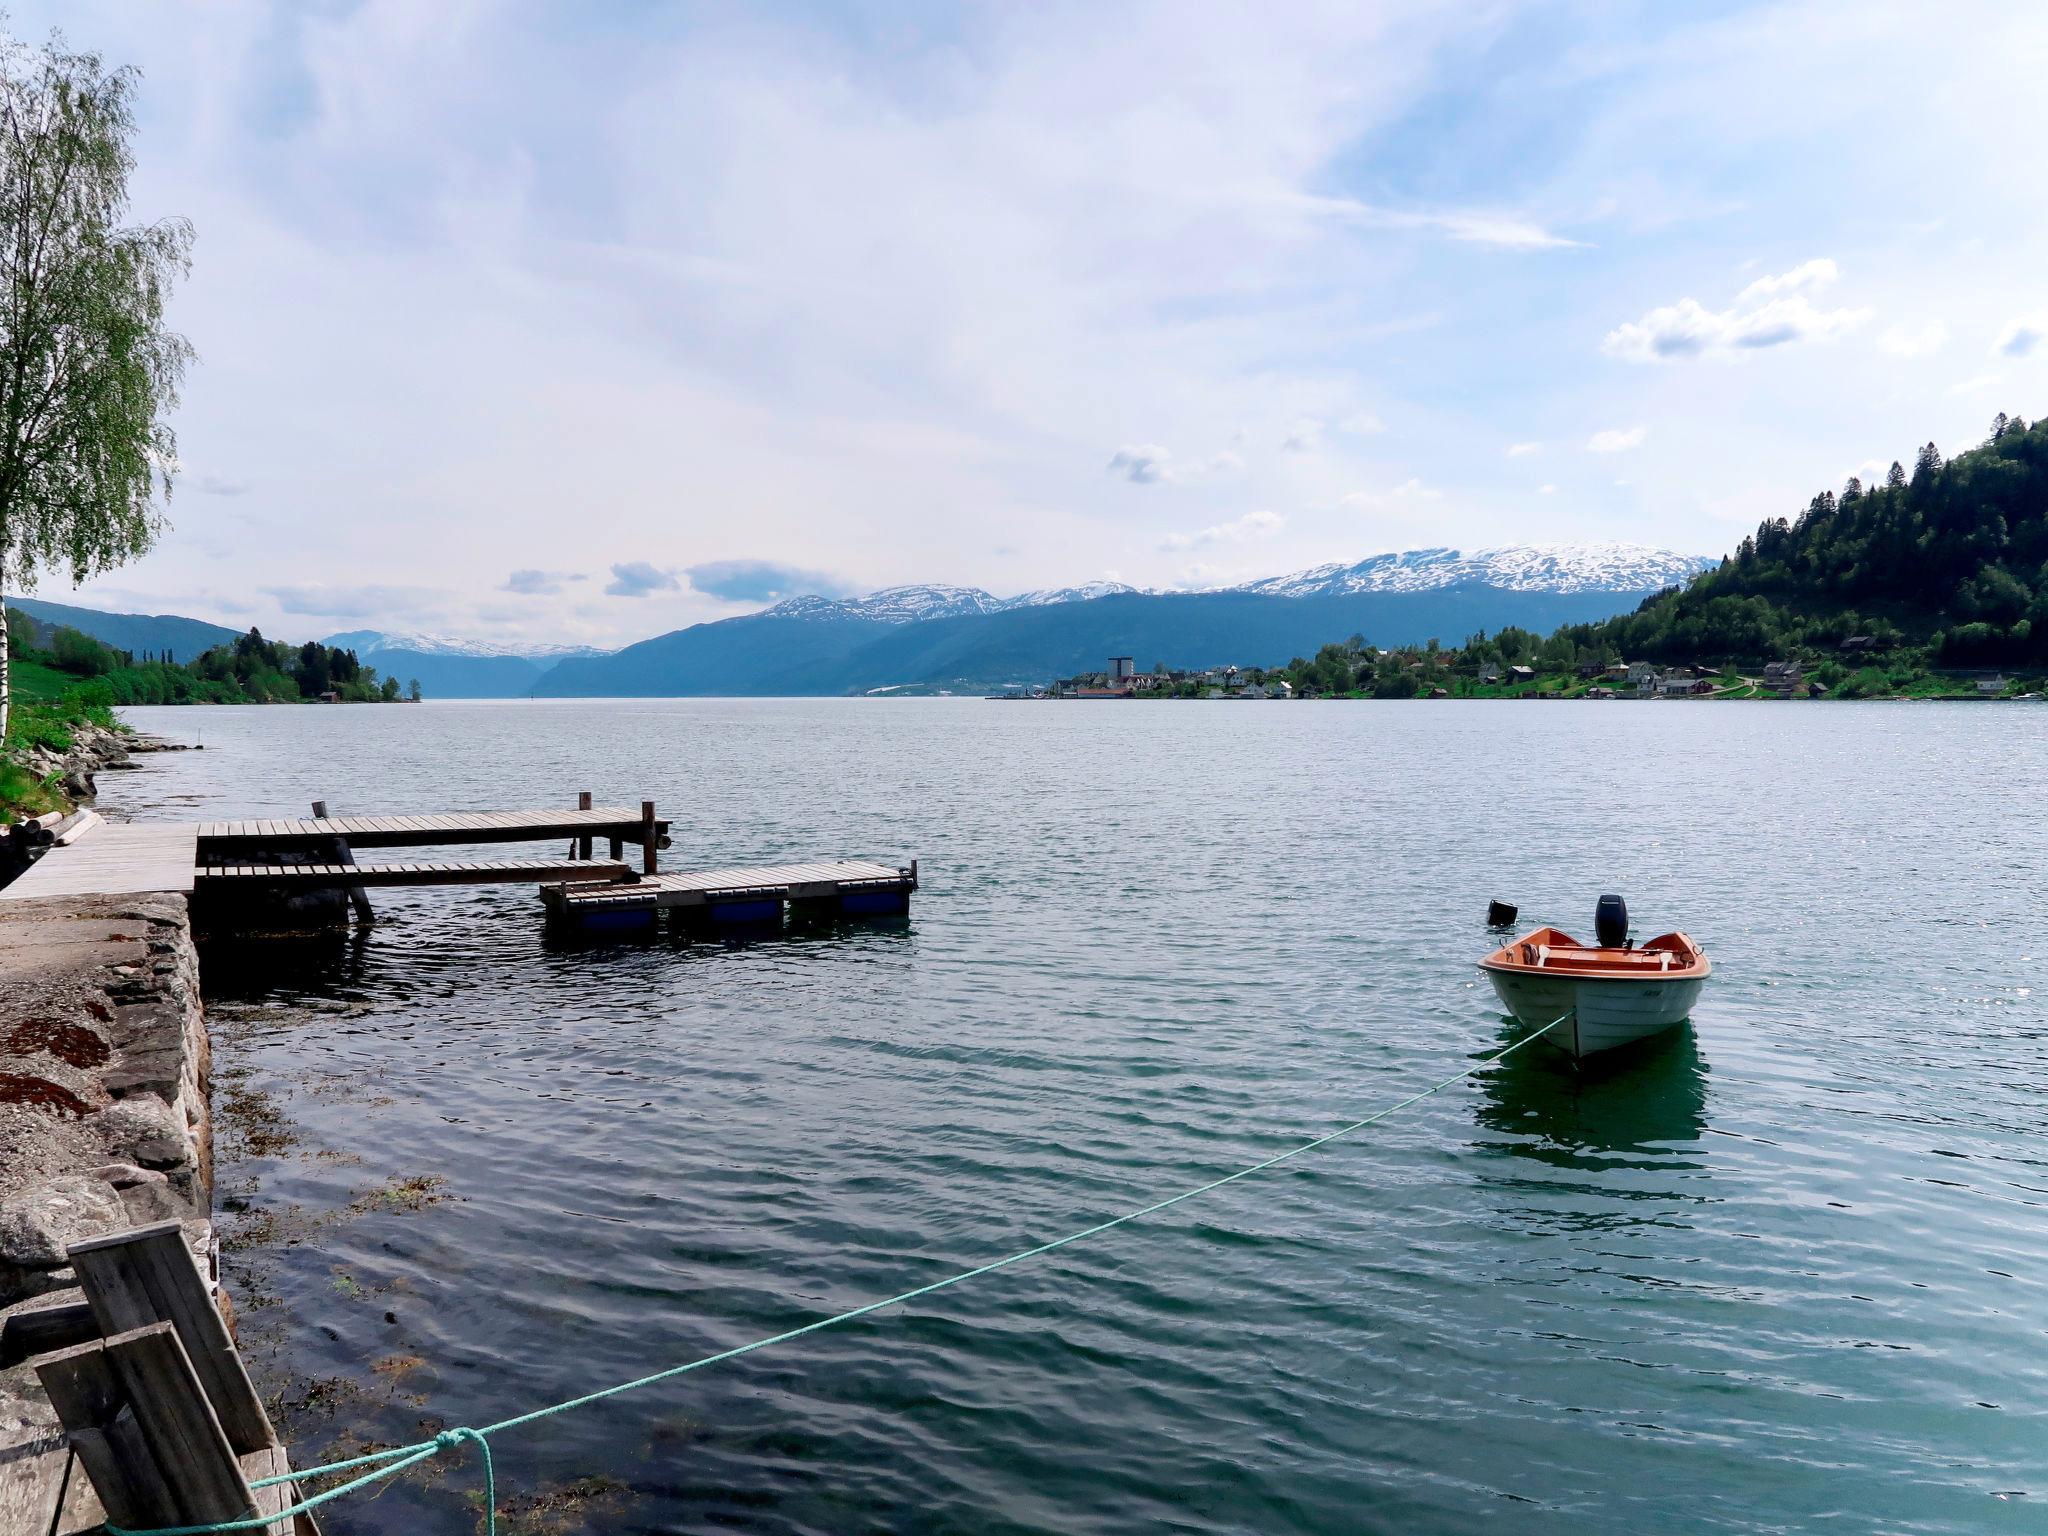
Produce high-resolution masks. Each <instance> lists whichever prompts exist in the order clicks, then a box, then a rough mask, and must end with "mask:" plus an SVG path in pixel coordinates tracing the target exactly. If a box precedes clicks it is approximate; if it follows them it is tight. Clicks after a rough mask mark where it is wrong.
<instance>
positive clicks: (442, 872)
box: [194, 859, 635, 893]
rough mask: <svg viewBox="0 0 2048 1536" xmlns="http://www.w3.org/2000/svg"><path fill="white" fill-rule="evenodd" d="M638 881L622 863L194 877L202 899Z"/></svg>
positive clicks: (233, 869) (520, 862)
mask: <svg viewBox="0 0 2048 1536" xmlns="http://www.w3.org/2000/svg"><path fill="white" fill-rule="evenodd" d="M633 878H635V877H634V873H633V870H632V869H631V868H630V867H629V866H628V865H627V864H625V863H624V862H622V861H609V860H603V859H598V860H592V861H590V862H588V863H586V862H584V861H582V860H580V859H499V860H495V861H491V862H488V863H460V862H435V863H428V864H208V865H204V866H202V867H201V868H199V869H198V870H197V871H195V872H194V889H195V890H196V891H198V892H200V893H204V892H206V891H209V890H225V889H228V888H230V887H234V886H243V885H277V886H295V887H301V888H304V887H316V886H329V885H358V886H373V885H374V886H400V885H518V884H543V883H546V882H549V881H556V880H598V881H625V880H631V879H633Z"/></svg>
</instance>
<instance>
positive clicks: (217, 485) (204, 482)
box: [196, 475, 249, 496]
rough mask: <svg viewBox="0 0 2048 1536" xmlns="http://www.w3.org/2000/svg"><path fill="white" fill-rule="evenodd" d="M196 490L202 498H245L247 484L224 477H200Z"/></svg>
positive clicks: (247, 490)
mask: <svg viewBox="0 0 2048 1536" xmlns="http://www.w3.org/2000/svg"><path fill="white" fill-rule="evenodd" d="M196 489H197V490H198V492H199V494H200V495H202V496H246V495H248V494H249V482H248V481H246V480H230V479H228V478H227V476H225V475H201V476H200V477H199V484H198V486H197V487H196Z"/></svg>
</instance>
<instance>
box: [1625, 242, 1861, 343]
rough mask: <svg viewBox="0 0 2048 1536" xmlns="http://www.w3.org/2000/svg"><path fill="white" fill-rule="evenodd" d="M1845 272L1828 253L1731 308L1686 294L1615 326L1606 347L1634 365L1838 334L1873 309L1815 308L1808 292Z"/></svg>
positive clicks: (1767, 282) (1758, 285)
mask: <svg viewBox="0 0 2048 1536" xmlns="http://www.w3.org/2000/svg"><path fill="white" fill-rule="evenodd" d="M1839 275H1840V274H1839V273H1838V271H1837V270H1836V267H1835V264H1834V263H1833V262H1832V261H1828V260H1826V259H1825V258H1822V259H1820V260H1816V261H1809V262H1804V263H1802V264H1801V265H1799V266H1796V267H1794V268H1793V269H1792V270H1791V271H1789V272H1784V273H1780V274H1779V275H1778V276H1776V277H1760V278H1758V279H1757V280H1756V281H1755V282H1753V283H1751V284H1750V285H1749V286H1748V287H1747V288H1745V289H1743V290H1742V292H1740V293H1738V294H1737V295H1736V296H1735V302H1734V303H1733V304H1731V305H1730V306H1729V307H1728V308H1727V309H1718V310H1717V309H1708V308H1707V307H1706V306H1705V305H1703V304H1701V303H1700V302H1699V300H1697V299H1691V298H1686V299H1680V300H1679V301H1678V302H1677V303H1676V304H1666V305H1664V306H1662V307H1661V308H1658V309H1653V310H1651V311H1650V312H1649V313H1648V314H1646V315H1644V316H1643V318H1642V319H1640V320H1636V321H1632V322H1630V323H1629V324H1627V325H1623V326H1619V327H1617V328H1616V329H1614V330H1611V331H1609V332H1608V333H1607V338H1606V340H1605V341H1603V342H1602V343H1601V344H1600V350H1601V351H1603V352H1605V353H1607V355H1608V356H1610V357H1619V358H1623V359H1625V360H1627V361H1629V362H1632V363H1654V362H1668V361H1671V360H1674V359H1678V358H1688V357H1710V356H1712V357H1732V356H1736V355H1739V354H1740V353H1743V352H1751V351H1757V350H1759V349H1761V348H1764V347H1779V346H1784V345H1785V344H1786V343H1788V342H1794V341H1808V340H1814V341H1818V340H1825V339H1827V338H1829V337H1833V336H1839V335H1841V334H1842V333H1843V332H1845V331H1850V330H1854V329H1855V328H1856V327H1857V326H1859V325H1861V324H1863V322H1864V321H1866V320H1868V319H1869V318H1870V311H1869V310H1867V309H1817V308H1815V307H1814V304H1813V301H1812V299H1811V298H1810V297H1809V295H1811V294H1815V293H1818V292H1820V291H1821V290H1822V289H1825V288H1827V287H1829V286H1830V285H1832V284H1833V283H1834V281H1835V279H1836V278H1837V277H1838V276H1839Z"/></svg>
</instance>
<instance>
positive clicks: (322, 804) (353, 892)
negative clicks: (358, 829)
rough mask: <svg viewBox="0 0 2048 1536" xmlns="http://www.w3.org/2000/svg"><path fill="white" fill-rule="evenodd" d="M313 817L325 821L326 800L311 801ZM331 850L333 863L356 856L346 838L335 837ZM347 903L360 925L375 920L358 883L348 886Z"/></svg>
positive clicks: (351, 860) (349, 861)
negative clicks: (352, 909)
mask: <svg viewBox="0 0 2048 1536" xmlns="http://www.w3.org/2000/svg"><path fill="white" fill-rule="evenodd" d="M313 819H314V820H315V821H325V820H326V819H327V802H326V801H325V800H315V801H314V802H313ZM331 851H332V854H333V858H334V862H335V863H337V864H347V865H350V866H353V865H354V864H355V861H356V856H355V854H354V853H353V852H351V851H350V849H349V846H348V839H347V838H345V837H337V838H335V840H334V847H333V849H332V850H331ZM348 904H349V905H350V906H351V907H353V908H354V909H355V914H356V922H357V923H358V924H359V925H361V926H362V927H365V928H367V927H369V926H370V924H371V923H373V922H375V921H376V920H377V914H376V913H374V912H372V911H371V910H370V893H369V892H368V891H366V890H364V889H363V888H362V887H361V886H360V885H351V886H349V887H348Z"/></svg>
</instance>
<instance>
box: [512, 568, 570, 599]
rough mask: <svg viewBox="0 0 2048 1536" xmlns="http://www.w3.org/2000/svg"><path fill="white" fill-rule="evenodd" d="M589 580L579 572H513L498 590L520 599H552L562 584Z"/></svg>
mask: <svg viewBox="0 0 2048 1536" xmlns="http://www.w3.org/2000/svg"><path fill="white" fill-rule="evenodd" d="M589 579H590V578H589V577H587V576H585V575H584V574H583V573H582V572H581V571H514V572H513V573H512V574H511V575H510V576H507V577H506V578H505V581H504V584H503V585H502V586H500V587H499V588H498V590H499V591H500V592H517V593H518V594H519V595H520V596H521V597H553V596H554V595H555V594H556V593H558V592H560V591H561V590H562V586H563V583H565V582H571V581H588V580H589Z"/></svg>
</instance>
